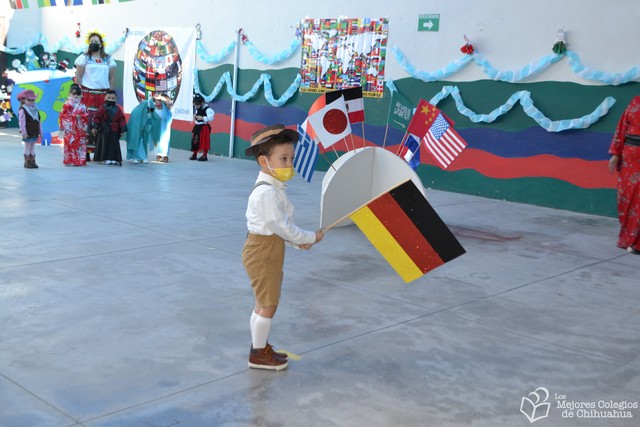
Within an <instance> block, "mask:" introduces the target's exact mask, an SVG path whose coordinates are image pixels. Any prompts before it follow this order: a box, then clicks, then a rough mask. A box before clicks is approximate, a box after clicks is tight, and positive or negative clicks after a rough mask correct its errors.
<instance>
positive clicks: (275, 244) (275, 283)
mask: <svg viewBox="0 0 640 427" xmlns="http://www.w3.org/2000/svg"><path fill="white" fill-rule="evenodd" d="M242 264H243V265H244V268H245V270H247V275H248V276H249V280H251V287H252V288H253V294H254V295H255V297H256V301H257V302H258V304H260V305H261V306H263V307H270V306H273V305H278V303H279V302H280V288H281V287H282V276H283V273H282V267H283V265H284V240H282V238H281V237H279V236H277V235H275V234H273V235H271V236H263V235H260V234H252V233H249V234H248V235H247V240H246V241H245V242H244V247H243V248H242Z"/></svg>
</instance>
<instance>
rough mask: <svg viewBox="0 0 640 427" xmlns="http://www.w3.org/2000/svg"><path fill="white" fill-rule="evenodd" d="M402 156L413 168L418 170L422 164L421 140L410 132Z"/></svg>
mask: <svg viewBox="0 0 640 427" xmlns="http://www.w3.org/2000/svg"><path fill="white" fill-rule="evenodd" d="M400 157H402V158H403V159H404V160H405V161H406V162H407V163H408V164H409V166H411V169H413V170H416V169H417V168H418V166H420V140H418V138H416V136H415V135H411V134H409V136H408V137H407V139H406V141H405V142H404V144H403V147H402V151H401V152H400Z"/></svg>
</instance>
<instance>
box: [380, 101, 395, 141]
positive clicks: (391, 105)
mask: <svg viewBox="0 0 640 427" xmlns="http://www.w3.org/2000/svg"><path fill="white" fill-rule="evenodd" d="M391 108H393V91H391V100H390V101H389V111H388V112H387V126H386V127H385V128H384V139H383V140H382V148H384V147H386V145H387V133H388V132H389V117H391Z"/></svg>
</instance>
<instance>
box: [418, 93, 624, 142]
mask: <svg viewBox="0 0 640 427" xmlns="http://www.w3.org/2000/svg"><path fill="white" fill-rule="evenodd" d="M447 96H451V97H453V99H454V101H455V103H456V108H457V109H458V111H459V112H460V114H462V115H464V116H466V117H468V118H469V120H471V121H472V122H474V123H480V122H482V123H491V122H493V121H494V120H496V119H497V118H498V117H500V116H501V115H503V114H506V113H507V112H509V111H510V110H511V109H512V108H513V106H514V105H515V104H516V103H517V102H520V105H521V106H522V108H523V110H524V112H525V114H527V115H528V116H529V117H531V118H532V119H533V120H535V121H536V123H538V124H539V125H540V126H541V127H542V128H544V129H545V130H546V131H548V132H562V131H565V130H570V129H586V128H588V127H589V126H591V125H592V124H593V123H595V122H597V121H598V120H599V119H600V118H601V117H602V116H604V115H605V114H607V113H608V112H609V109H610V108H611V107H612V106H613V104H615V102H616V100H615V98H613V97H610V96H608V97H606V98H605V99H604V100H603V101H602V102H601V103H600V105H598V107H597V108H596V109H595V110H594V111H593V112H591V113H590V114H587V115H585V116H582V117H578V118H573V119H565V120H556V121H552V120H550V119H549V118H547V117H546V116H545V115H544V114H543V113H542V112H541V111H540V110H538V108H536V106H535V105H534V103H533V99H531V93H530V92H529V91H526V90H522V91H519V92H516V93H514V94H513V95H511V97H510V98H509V99H508V100H507V102H505V103H504V104H503V105H501V106H500V107H498V108H496V109H495V110H493V111H492V112H491V113H489V114H476V113H474V112H473V111H471V110H470V109H469V108H467V107H466V106H465V105H464V102H463V101H462V97H461V96H460V89H458V87H457V86H444V87H443V88H442V90H441V91H440V92H439V93H438V94H437V95H435V96H434V97H433V98H431V100H430V101H429V103H430V104H432V105H437V104H438V103H439V102H440V101H442V100H443V99H444V98H446V97H447Z"/></svg>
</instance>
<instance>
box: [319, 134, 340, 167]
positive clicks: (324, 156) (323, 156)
mask: <svg viewBox="0 0 640 427" xmlns="http://www.w3.org/2000/svg"><path fill="white" fill-rule="evenodd" d="M313 141H314V142H315V143H316V144H318V145H322V144H320V143H319V142H318V140H317V139H315V138H314V139H313ZM322 148H324V146H322ZM318 153H320V155H321V156H322V158H323V159H325V160H326V162H327V163H328V164H329V166H331V168H332V169H333V170H334V171H336V172H338V169H336V167H335V166H333V163H331V162H330V161H329V158H328V157H327V155H326V154H324V152H322V151H320V149H318Z"/></svg>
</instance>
